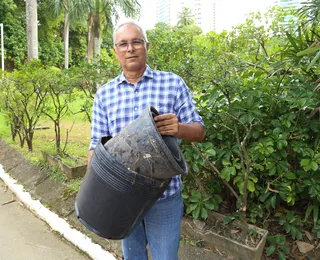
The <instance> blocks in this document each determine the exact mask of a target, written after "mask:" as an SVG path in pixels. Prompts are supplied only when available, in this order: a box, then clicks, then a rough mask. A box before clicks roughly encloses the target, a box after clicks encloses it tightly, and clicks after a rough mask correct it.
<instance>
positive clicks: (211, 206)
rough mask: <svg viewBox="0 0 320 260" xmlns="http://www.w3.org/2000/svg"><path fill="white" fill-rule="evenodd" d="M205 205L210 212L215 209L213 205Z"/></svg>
mask: <svg viewBox="0 0 320 260" xmlns="http://www.w3.org/2000/svg"><path fill="white" fill-rule="evenodd" d="M204 205H205V207H206V208H207V209H209V210H213V209H214V208H215V207H214V204H213V203H205V204H204Z"/></svg>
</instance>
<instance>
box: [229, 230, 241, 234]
mask: <svg viewBox="0 0 320 260" xmlns="http://www.w3.org/2000/svg"><path fill="white" fill-rule="evenodd" d="M239 231H240V230H239V229H231V230H230V233H231V234H237V233H239Z"/></svg>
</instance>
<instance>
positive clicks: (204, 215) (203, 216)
mask: <svg viewBox="0 0 320 260" xmlns="http://www.w3.org/2000/svg"><path fill="white" fill-rule="evenodd" d="M201 217H202V218H204V219H207V218H208V212H207V210H206V209H205V208H204V207H202V208H201Z"/></svg>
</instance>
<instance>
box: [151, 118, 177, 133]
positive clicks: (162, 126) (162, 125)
mask: <svg viewBox="0 0 320 260" xmlns="http://www.w3.org/2000/svg"><path fill="white" fill-rule="evenodd" d="M154 121H155V123H156V126H157V128H158V131H159V133H160V134H161V135H173V136H176V135H177V134H178V132H179V121H178V118H177V116H176V115H175V114H163V115H159V116H156V117H154Z"/></svg>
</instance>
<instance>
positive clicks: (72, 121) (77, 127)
mask: <svg viewBox="0 0 320 260" xmlns="http://www.w3.org/2000/svg"><path fill="white" fill-rule="evenodd" d="M77 95H79V98H77V99H76V101H75V102H73V103H72V104H71V108H72V110H73V111H77V109H79V108H80V107H81V104H82V102H83V99H82V98H81V94H80V93H77ZM37 126H48V127H49V129H45V130H44V129H43V130H36V131H35V133H34V138H33V151H32V152H29V151H28V147H27V144H26V143H25V145H24V147H23V148H21V147H20V143H19V137H18V136H17V137H16V140H15V141H12V138H11V131H10V126H9V125H8V124H7V119H6V117H5V114H4V113H3V112H0V136H1V138H2V139H3V140H5V141H6V143H7V144H9V145H10V146H11V147H13V148H15V149H16V150H18V151H19V152H20V153H21V154H22V155H23V156H24V157H25V158H26V159H27V160H29V161H30V162H31V163H32V164H35V165H42V164H43V163H44V160H43V157H42V151H45V152H48V153H50V154H56V151H55V132H54V125H53V122H52V121H51V120H50V119H49V118H48V117H42V118H41V119H40V120H39V122H38V124H37ZM67 132H68V144H67V146H66V150H65V152H66V153H67V154H68V155H70V156H71V158H66V159H63V160H64V161H65V162H66V163H68V164H70V165H71V166H76V164H77V165H83V164H85V163H86V161H87V156H88V147H89V143H90V123H89V122H87V121H85V117H84V114H76V115H74V116H73V115H69V116H66V117H65V118H63V120H62V121H61V148H63V147H64V145H65V140H66V136H67ZM50 172H51V175H52V177H53V178H55V179H57V180H58V181H61V182H64V183H66V184H67V185H68V187H69V186H70V187H69V189H70V190H75V189H78V188H79V186H80V183H81V179H75V180H67V179H66V177H65V176H62V175H63V173H62V172H59V170H57V169H50Z"/></svg>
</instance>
